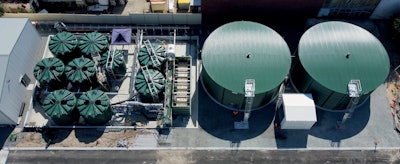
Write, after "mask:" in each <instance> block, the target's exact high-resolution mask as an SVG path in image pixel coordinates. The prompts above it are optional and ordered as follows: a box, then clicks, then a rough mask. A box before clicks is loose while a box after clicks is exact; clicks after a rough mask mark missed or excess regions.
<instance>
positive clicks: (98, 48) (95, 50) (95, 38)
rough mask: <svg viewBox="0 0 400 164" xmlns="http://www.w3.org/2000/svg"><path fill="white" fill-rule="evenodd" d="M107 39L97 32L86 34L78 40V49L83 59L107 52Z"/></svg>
mask: <svg viewBox="0 0 400 164" xmlns="http://www.w3.org/2000/svg"><path fill="white" fill-rule="evenodd" d="M108 46H109V42H108V38H107V37H106V36H105V35H103V34H101V33H98V32H91V33H86V34H85V35H83V36H82V37H81V38H80V40H79V49H80V50H81V52H82V54H83V55H85V57H90V56H91V55H92V54H100V55H101V54H102V53H104V52H106V51H107V50H108Z"/></svg>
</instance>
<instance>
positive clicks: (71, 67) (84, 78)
mask: <svg viewBox="0 0 400 164" xmlns="http://www.w3.org/2000/svg"><path fill="white" fill-rule="evenodd" d="M65 74H66V75H67V78H68V80H69V81H70V82H72V83H87V82H88V83H94V82H93V81H92V80H93V79H92V78H94V77H95V75H96V67H95V63H94V62H93V61H92V60H90V59H88V58H76V59H74V60H72V61H70V62H69V63H68V65H67V66H66V68H65Z"/></svg>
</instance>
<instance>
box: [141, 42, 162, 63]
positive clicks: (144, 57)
mask: <svg viewBox="0 0 400 164" xmlns="http://www.w3.org/2000/svg"><path fill="white" fill-rule="evenodd" d="M151 45H152V47H153V49H154V52H155V54H154V57H153V60H152V58H151V57H150V55H149V52H151V51H148V50H147V48H146V46H143V47H142V48H140V50H139V53H138V60H139V63H140V65H142V66H147V67H149V68H159V67H160V65H161V64H163V63H164V62H165V61H166V56H165V52H166V50H165V47H164V46H163V45H161V44H151ZM153 61H154V62H153Z"/></svg>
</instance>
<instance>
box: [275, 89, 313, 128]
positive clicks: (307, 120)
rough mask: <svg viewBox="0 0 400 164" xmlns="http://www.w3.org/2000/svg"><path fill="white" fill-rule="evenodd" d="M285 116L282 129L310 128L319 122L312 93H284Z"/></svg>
mask: <svg viewBox="0 0 400 164" xmlns="http://www.w3.org/2000/svg"><path fill="white" fill-rule="evenodd" d="M282 99H283V110H284V118H283V120H282V122H281V128H282V129H310V128H311V127H312V126H313V125H314V123H315V122H317V114H316V109H315V104H314V100H313V98H312V95H311V94H282Z"/></svg>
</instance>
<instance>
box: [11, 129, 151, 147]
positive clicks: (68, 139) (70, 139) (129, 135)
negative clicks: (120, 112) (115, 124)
mask: <svg viewBox="0 0 400 164" xmlns="http://www.w3.org/2000/svg"><path fill="white" fill-rule="evenodd" d="M149 133H152V131H146V130H133V129H126V130H120V131H112V132H111V131H110V132H104V129H103V130H99V129H75V130H72V129H60V130H55V129H54V130H51V129H49V130H43V131H42V132H23V133H20V134H19V136H18V139H17V141H16V142H17V143H16V145H15V146H17V147H117V143H118V142H119V141H127V147H132V146H133V144H134V142H135V138H136V135H137V134H149Z"/></svg>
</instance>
